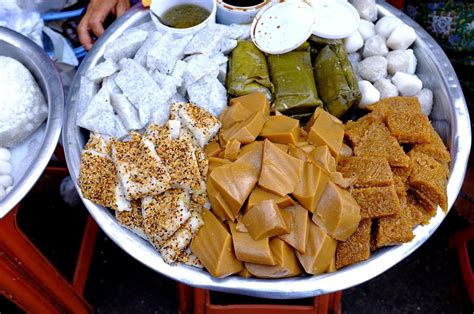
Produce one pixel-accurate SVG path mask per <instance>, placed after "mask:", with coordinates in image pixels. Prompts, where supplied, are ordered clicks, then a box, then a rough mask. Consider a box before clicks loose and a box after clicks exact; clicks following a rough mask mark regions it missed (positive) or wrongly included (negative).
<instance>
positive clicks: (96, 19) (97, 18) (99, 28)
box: [77, 0, 130, 50]
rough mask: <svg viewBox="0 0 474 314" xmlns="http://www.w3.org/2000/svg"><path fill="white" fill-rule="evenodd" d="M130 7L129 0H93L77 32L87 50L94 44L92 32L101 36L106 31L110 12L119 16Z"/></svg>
mask: <svg viewBox="0 0 474 314" xmlns="http://www.w3.org/2000/svg"><path fill="white" fill-rule="evenodd" d="M129 8H130V1H129V0H91V1H90V3H89V6H88V7H87V12H86V14H85V15H84V17H83V18H82V20H81V22H80V23H79V26H78V27H77V33H78V35H79V41H80V42H81V44H82V46H83V47H84V49H86V50H90V49H91V48H92V45H93V44H94V42H93V40H92V37H91V33H90V32H92V33H93V34H94V35H95V36H96V37H99V36H100V35H102V33H103V32H104V25H103V23H104V21H105V19H106V18H107V16H108V15H109V13H112V14H114V15H115V16H116V17H117V18H118V17H120V16H121V15H122V14H124V13H125V11H127V10H128V9H129Z"/></svg>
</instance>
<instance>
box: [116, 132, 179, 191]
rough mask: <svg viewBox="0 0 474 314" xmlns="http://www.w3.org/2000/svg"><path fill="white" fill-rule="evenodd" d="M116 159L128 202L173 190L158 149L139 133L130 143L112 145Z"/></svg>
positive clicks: (117, 142)
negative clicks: (157, 151)
mask: <svg viewBox="0 0 474 314" xmlns="http://www.w3.org/2000/svg"><path fill="white" fill-rule="evenodd" d="M112 159H113V161H114V164H115V166H116V168H117V171H118V175H119V178H120V181H121V182H122V184H123V186H124V189H125V193H126V196H127V199H128V200H137V199H140V198H143V197H145V196H153V195H158V194H160V193H163V192H164V191H166V190H167V189H169V188H170V180H171V178H170V174H169V173H168V170H167V168H166V166H165V165H164V164H163V163H162V161H161V159H160V157H159V156H158V155H157V153H156V150H155V146H154V145H153V143H152V142H151V141H150V140H148V139H147V138H144V137H143V138H142V136H140V135H139V134H138V133H133V132H132V133H131V139H130V141H128V142H120V141H116V140H114V141H113V142H112Z"/></svg>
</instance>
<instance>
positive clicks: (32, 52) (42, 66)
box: [0, 27, 64, 218]
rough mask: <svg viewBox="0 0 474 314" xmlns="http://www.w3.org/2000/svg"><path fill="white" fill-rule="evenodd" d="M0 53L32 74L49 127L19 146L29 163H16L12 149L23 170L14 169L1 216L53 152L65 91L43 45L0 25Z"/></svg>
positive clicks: (30, 184)
mask: <svg viewBox="0 0 474 314" xmlns="http://www.w3.org/2000/svg"><path fill="white" fill-rule="evenodd" d="M0 56H6V57H11V58H13V59H16V60H18V61H19V62H21V63H22V64H23V65H24V66H25V67H26V68H27V69H28V70H29V71H30V72H31V73H32V74H33V77H34V78H35V80H36V82H37V83H38V85H39V87H40V88H41V91H42V92H43V95H44V97H45V99H46V101H47V103H48V107H49V111H48V119H47V121H46V127H44V126H42V127H40V128H39V129H38V130H36V131H35V132H34V133H33V134H32V135H31V136H30V137H29V138H28V139H27V140H26V141H25V142H24V143H22V144H20V145H19V146H22V148H24V149H25V150H27V152H26V154H27V155H28V158H25V160H27V162H26V164H17V162H18V160H14V159H15V158H16V157H17V156H16V154H15V152H16V148H14V149H12V163H13V164H14V166H18V167H21V169H15V170H14V171H18V173H19V174H18V177H16V178H15V182H14V184H13V189H12V190H11V191H10V193H8V194H7V195H6V197H5V198H4V199H2V200H0V218H2V217H3V216H5V215H6V214H7V213H8V212H9V211H10V210H11V209H12V208H13V207H14V206H15V205H16V204H18V203H19V202H20V201H21V200H22V198H23V197H24V196H25V195H26V194H27V193H28V192H29V191H30V189H31V188H32V187H33V185H34V184H35V182H36V181H37V180H38V179H39V177H40V176H41V174H42V173H43V170H44V169H45V168H46V165H47V164H48V162H49V160H50V158H51V155H52V154H53V151H54V149H55V147H56V145H57V143H58V139H59V134H60V133H61V127H62V122H63V115H64V113H63V110H64V92H63V85H62V83H61V78H60V77H59V73H58V72H57V70H56V67H55V65H54V63H53V62H52V61H51V60H50V58H49V57H48V55H47V54H46V53H45V52H44V50H43V49H41V47H39V46H38V45H36V44H35V43H34V42H33V41H31V40H30V39H28V38H27V37H25V36H23V35H21V34H19V33H17V32H14V31H12V30H9V29H7V28H4V27H0ZM32 139H34V140H35V141H36V144H37V145H35V146H34V147H31V145H30V146H29V144H30V140H32ZM28 146H29V147H28Z"/></svg>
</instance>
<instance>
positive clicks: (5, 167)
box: [0, 160, 12, 175]
mask: <svg viewBox="0 0 474 314" xmlns="http://www.w3.org/2000/svg"><path fill="white" fill-rule="evenodd" d="M11 172H12V164H11V163H10V162H8V161H3V160H0V175H2V174H10V173H11Z"/></svg>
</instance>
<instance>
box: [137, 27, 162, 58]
mask: <svg viewBox="0 0 474 314" xmlns="http://www.w3.org/2000/svg"><path fill="white" fill-rule="evenodd" d="M162 36H163V34H162V33H160V32H156V31H155V32H150V33H148V36H147V38H146V40H145V42H144V43H143V45H142V46H141V47H140V49H138V51H137V53H136V54H135V57H134V58H133V60H135V61H136V62H138V63H139V64H140V65H142V66H146V58H147V55H148V52H149V51H150V49H151V48H153V47H154V46H155V45H158V44H159V41H160V39H161V37H162Z"/></svg>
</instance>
